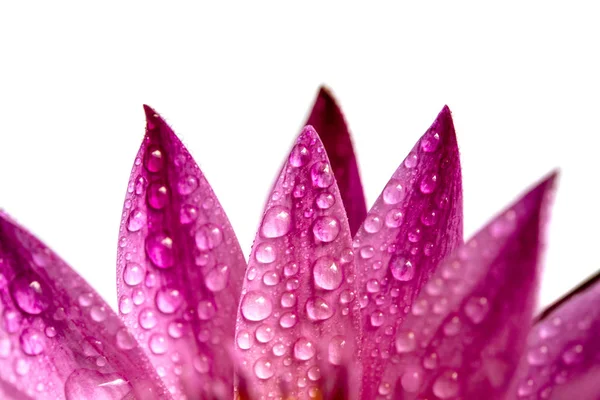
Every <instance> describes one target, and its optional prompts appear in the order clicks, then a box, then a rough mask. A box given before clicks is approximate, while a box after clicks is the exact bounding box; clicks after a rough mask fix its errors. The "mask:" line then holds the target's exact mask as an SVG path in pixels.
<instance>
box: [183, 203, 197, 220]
mask: <svg viewBox="0 0 600 400" xmlns="http://www.w3.org/2000/svg"><path fill="white" fill-rule="evenodd" d="M197 218H198V209H197V208H196V207H195V206H193V205H191V204H184V205H182V206H181V209H180V210H179V222H181V223H182V224H184V225H185V224H191V223H192V222H194V221H195V220H196V219H197Z"/></svg>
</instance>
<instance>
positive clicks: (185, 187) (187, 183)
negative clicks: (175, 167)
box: [177, 176, 198, 196]
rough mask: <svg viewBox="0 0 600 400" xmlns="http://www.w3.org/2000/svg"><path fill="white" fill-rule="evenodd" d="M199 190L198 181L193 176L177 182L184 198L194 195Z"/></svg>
mask: <svg viewBox="0 0 600 400" xmlns="http://www.w3.org/2000/svg"><path fill="white" fill-rule="evenodd" d="M196 189H198V179H196V178H195V177H193V176H185V177H183V178H181V180H180V181H179V182H177V191H178V192H179V194H181V195H183V196H187V195H188V194H192V193H194V190H196Z"/></svg>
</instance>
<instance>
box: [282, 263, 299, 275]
mask: <svg viewBox="0 0 600 400" xmlns="http://www.w3.org/2000/svg"><path fill="white" fill-rule="evenodd" d="M283 273H284V274H285V276H286V277H290V276H292V275H296V274H297V273H298V264H296V263H295V262H291V263H289V264H287V265H286V266H285V267H284V268H283Z"/></svg>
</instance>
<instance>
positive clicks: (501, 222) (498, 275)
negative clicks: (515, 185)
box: [379, 175, 555, 400]
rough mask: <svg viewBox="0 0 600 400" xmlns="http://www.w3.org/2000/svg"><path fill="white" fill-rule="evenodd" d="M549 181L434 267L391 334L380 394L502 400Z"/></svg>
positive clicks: (522, 332) (527, 307) (524, 320)
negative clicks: (390, 348) (392, 337)
mask: <svg viewBox="0 0 600 400" xmlns="http://www.w3.org/2000/svg"><path fill="white" fill-rule="evenodd" d="M554 178H555V176H554V175H552V176H551V177H549V178H548V179H546V180H544V181H543V182H542V183H540V184H539V185H538V186H537V187H535V188H534V189H532V190H531V191H530V192H529V193H527V194H526V195H524V196H523V197H522V198H521V199H520V200H519V201H517V202H516V203H515V204H513V205H512V206H511V207H510V208H508V209H507V210H505V211H504V212H503V213H502V214H500V215H499V216H498V217H497V218H496V219H494V220H493V221H492V222H491V223H490V224H488V225H487V226H486V227H485V228H483V230H481V231H480V232H479V233H478V234H476V235H475V237H474V238H472V239H471V240H470V241H469V242H467V243H466V244H464V245H462V246H461V247H459V248H458V249H457V250H456V251H455V252H453V253H452V255H451V256H449V257H448V258H447V259H445V260H444V261H443V262H442V263H441V264H440V266H439V267H438V268H437V270H436V271H435V273H434V274H433V275H432V277H431V278H430V280H429V281H428V283H427V284H426V286H425V287H424V290H422V291H421V293H420V294H419V296H418V297H417V299H416V301H415V302H414V303H413V305H412V307H411V309H410V312H409V314H408V315H407V316H406V320H405V321H404V322H403V324H402V325H401V327H400V329H399V330H398V331H397V332H396V333H395V336H394V337H395V343H394V344H395V346H394V347H395V351H394V352H393V353H392V354H391V363H389V364H388V366H387V368H386V370H385V371H384V373H383V376H382V378H381V381H380V386H379V393H381V392H382V391H384V392H387V391H389V392H391V393H396V395H397V396H403V397H401V398H403V399H414V398H438V399H456V398H461V399H490V400H492V399H503V398H504V395H505V393H506V390H507V388H508V385H509V384H510V381H511V377H512V375H513V373H514V370H515V368H516V366H517V363H518V361H519V357H520V355H521V352H522V350H523V347H524V345H525V339H526V334H527V329H526V327H527V326H528V325H529V324H530V321H531V317H532V310H533V306H534V302H535V296H536V291H537V283H538V261H539V258H540V248H541V240H542V239H541V233H542V231H543V225H544V224H543V223H544V221H545V220H546V211H547V200H548V197H549V195H550V194H551V193H552V187H553V182H554ZM419 396H421V397H419Z"/></svg>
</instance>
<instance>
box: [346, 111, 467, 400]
mask: <svg viewBox="0 0 600 400" xmlns="http://www.w3.org/2000/svg"><path fill="white" fill-rule="evenodd" d="M462 217H463V213H462V182H461V173H460V161H459V154H458V147H457V144H456V136H455V133H454V126H453V124H452V117H451V115H450V110H449V109H448V107H444V109H443V110H442V111H441V112H440V114H439V115H438V117H437V119H436V120H435V122H434V123H433V124H432V125H431V127H430V128H429V129H428V130H427V132H426V133H425V134H424V135H423V137H422V138H421V139H420V140H419V142H418V143H417V144H416V145H415V147H414V148H413V149H412V151H411V152H410V153H409V155H408V156H407V157H406V159H405V160H404V162H403V163H402V164H401V165H400V167H398V169H397V170H396V172H395V173H394V175H393V176H392V178H391V179H390V181H389V182H388V184H387V185H386V187H385V189H384V190H383V193H382V194H381V196H380V197H379V198H378V199H377V201H376V202H375V204H374V205H373V207H372V208H371V210H370V211H369V214H368V215H367V217H366V219H365V221H364V223H363V225H362V226H361V227H360V229H359V231H358V233H357V234H356V236H355V238H354V249H355V252H356V253H357V257H356V265H357V271H359V289H360V290H361V292H360V301H361V307H363V312H362V315H363V324H364V335H365V340H364V341H363V350H362V352H363V368H364V371H363V373H364V376H363V380H364V386H363V398H375V397H376V395H377V393H378V390H379V389H378V386H379V379H378V377H379V375H380V374H381V370H382V369H384V368H385V366H386V364H388V363H389V362H391V361H393V360H390V354H391V353H392V352H393V347H394V344H393V336H392V335H393V333H394V332H395V330H396V329H397V328H398V326H399V324H400V323H401V322H402V320H403V319H404V316H405V314H406V312H407V311H408V307H409V306H411V305H412V304H413V301H414V299H415V297H416V296H417V295H418V294H419V292H420V290H421V288H422V287H423V285H424V284H425V283H426V282H427V280H428V278H429V277H430V276H431V274H432V273H433V271H434V270H435V268H436V267H437V265H438V263H439V262H440V260H442V259H443V258H444V257H445V256H446V255H448V254H449V253H450V252H451V251H452V250H453V249H454V248H455V247H456V246H457V245H459V244H460V243H462Z"/></svg>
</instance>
